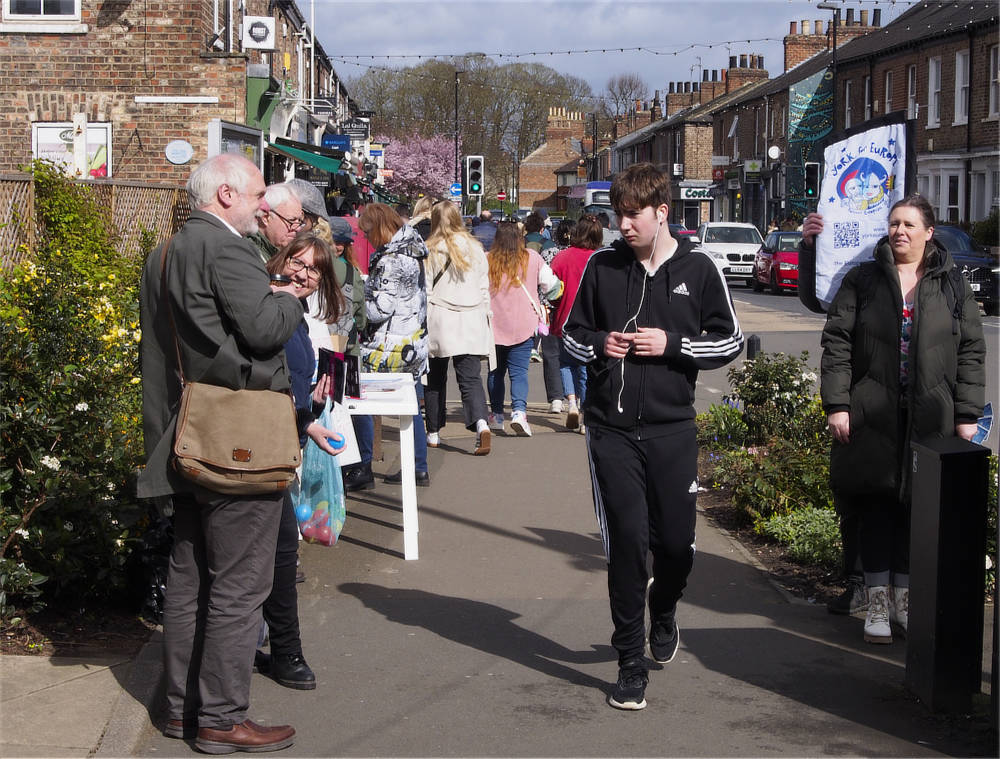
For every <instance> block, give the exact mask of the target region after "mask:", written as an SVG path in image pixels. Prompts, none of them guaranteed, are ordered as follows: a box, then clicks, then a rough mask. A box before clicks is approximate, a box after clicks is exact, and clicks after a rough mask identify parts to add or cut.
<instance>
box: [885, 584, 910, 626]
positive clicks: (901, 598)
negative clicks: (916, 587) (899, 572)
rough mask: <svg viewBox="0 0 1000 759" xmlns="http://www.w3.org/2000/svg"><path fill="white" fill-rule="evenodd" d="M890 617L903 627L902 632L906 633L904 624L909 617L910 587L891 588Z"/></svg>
mask: <svg viewBox="0 0 1000 759" xmlns="http://www.w3.org/2000/svg"><path fill="white" fill-rule="evenodd" d="M890 618H891V619H892V621H893V622H895V623H896V624H897V625H899V626H900V627H902V628H903V634H904V635H905V634H906V625H907V623H908V622H909V618H910V589H909V588H897V587H895V586H894V587H893V589H892V606H891V607H890Z"/></svg>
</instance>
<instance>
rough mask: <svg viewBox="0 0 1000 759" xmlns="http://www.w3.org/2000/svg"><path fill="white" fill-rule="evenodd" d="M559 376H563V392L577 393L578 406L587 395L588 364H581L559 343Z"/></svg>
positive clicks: (568, 393)
mask: <svg viewBox="0 0 1000 759" xmlns="http://www.w3.org/2000/svg"><path fill="white" fill-rule="evenodd" d="M559 376H561V377H562V386H563V393H565V394H566V395H575V396H576V403H577V405H578V406H582V405H583V399H584V398H586V397H587V365H586V364H581V363H580V362H579V361H577V360H576V359H575V358H573V357H572V356H571V355H569V351H567V350H566V348H565V347H564V346H563V344H562V342H561V341H560V343H559Z"/></svg>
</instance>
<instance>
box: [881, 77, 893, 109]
mask: <svg viewBox="0 0 1000 759" xmlns="http://www.w3.org/2000/svg"><path fill="white" fill-rule="evenodd" d="M884 82H885V92H884V93H883V94H884V95H885V101H884V102H883V104H882V113H891V112H892V69H889V70H888V71H886V72H885V79H884Z"/></svg>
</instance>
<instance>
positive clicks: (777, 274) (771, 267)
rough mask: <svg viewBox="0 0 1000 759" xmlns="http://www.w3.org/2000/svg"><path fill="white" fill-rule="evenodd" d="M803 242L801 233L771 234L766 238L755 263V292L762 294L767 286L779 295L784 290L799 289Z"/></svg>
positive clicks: (753, 283)
mask: <svg viewBox="0 0 1000 759" xmlns="http://www.w3.org/2000/svg"><path fill="white" fill-rule="evenodd" d="M801 240H802V233H801V232H771V234H769V235H768V236H767V237H766V238H764V244H763V245H761V246H760V250H758V251H757V256H756V257H755V258H754V262H753V282H751V286H752V287H753V289H754V290H756V291H757V292H760V291H761V290H763V289H764V286H765V285H767V286H768V287H770V288H771V292H772V293H774V294H775V295H778V294H779V293H780V292H781V290H782V288H784V289H788V290H796V289H798V286H799V242H800V241H801Z"/></svg>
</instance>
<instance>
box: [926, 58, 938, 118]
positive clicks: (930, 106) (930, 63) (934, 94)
mask: <svg viewBox="0 0 1000 759" xmlns="http://www.w3.org/2000/svg"><path fill="white" fill-rule="evenodd" d="M939 126H941V58H940V56H934V57H933V58H928V59H927V128H928V129H934V128H935V127H939Z"/></svg>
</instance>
